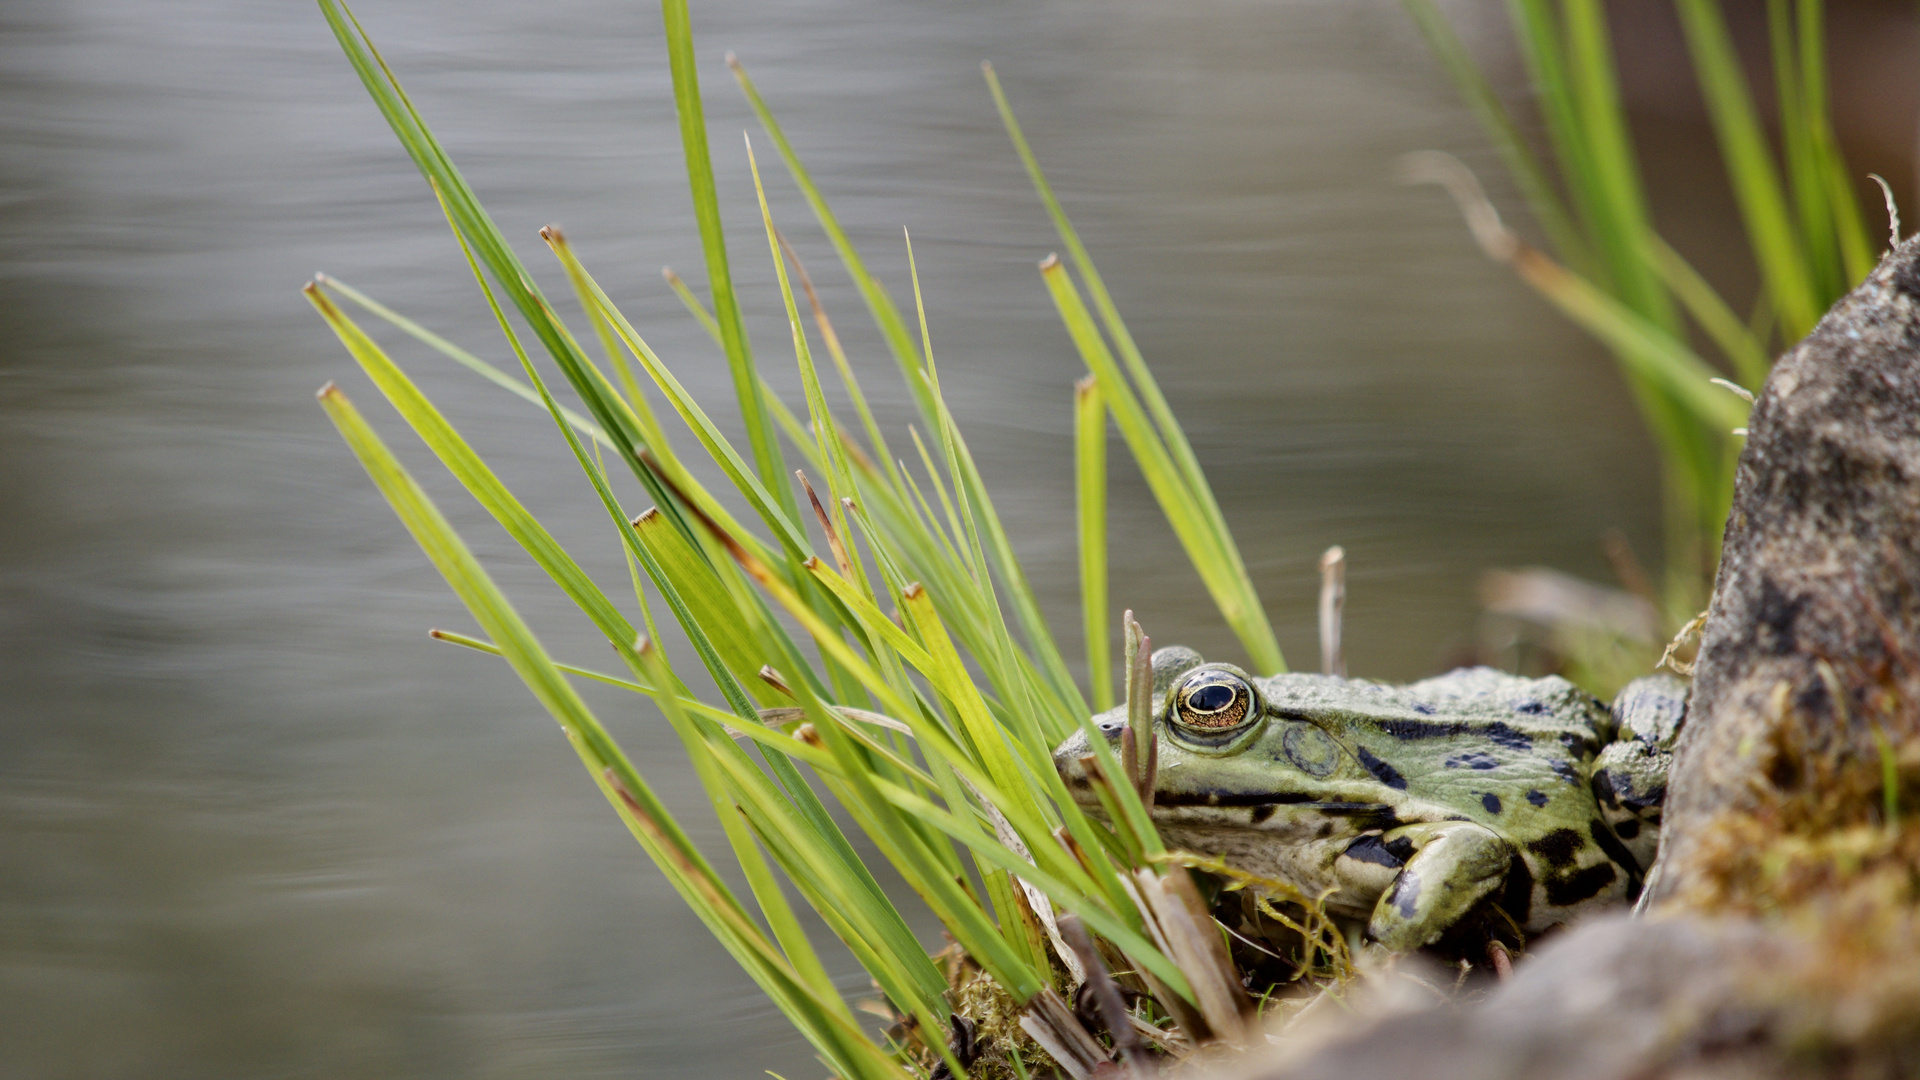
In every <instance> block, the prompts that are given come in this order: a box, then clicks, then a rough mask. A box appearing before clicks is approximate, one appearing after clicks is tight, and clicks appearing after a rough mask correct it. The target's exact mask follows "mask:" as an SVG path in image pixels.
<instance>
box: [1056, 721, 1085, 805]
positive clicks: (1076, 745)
mask: <svg viewBox="0 0 1920 1080" xmlns="http://www.w3.org/2000/svg"><path fill="white" fill-rule="evenodd" d="M1092 752H1093V750H1092V748H1091V747H1089V746H1088V745H1087V733H1086V732H1084V731H1076V732H1074V733H1073V734H1072V735H1069V736H1067V741H1065V742H1063V743H1061V744H1060V745H1059V746H1057V747H1055V748H1054V751H1053V767H1054V770H1055V771H1056V772H1058V773H1059V774H1060V779H1062V780H1064V781H1066V784H1067V787H1068V788H1069V789H1071V790H1074V791H1085V790H1087V788H1088V786H1089V785H1088V783H1087V770H1086V767H1085V766H1083V765H1081V764H1080V759H1081V758H1083V757H1086V756H1087V755H1088V754H1090V753H1092Z"/></svg>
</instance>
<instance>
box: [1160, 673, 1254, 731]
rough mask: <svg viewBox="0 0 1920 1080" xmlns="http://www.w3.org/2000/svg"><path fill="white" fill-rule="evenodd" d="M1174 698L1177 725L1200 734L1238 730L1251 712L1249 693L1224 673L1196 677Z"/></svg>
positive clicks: (1244, 684)
mask: <svg viewBox="0 0 1920 1080" xmlns="http://www.w3.org/2000/svg"><path fill="white" fill-rule="evenodd" d="M1175 697H1176V700H1177V702H1178V708H1177V710H1176V716H1177V718H1178V719H1179V721H1180V723H1181V724H1183V725H1185V726H1186V727H1190V728H1194V729H1197V730H1200V731H1224V730H1226V729H1228V728H1232V727H1238V726H1239V725H1240V723H1241V722H1242V721H1244V720H1246V718H1247V714H1248V713H1249V712H1251V711H1252V708H1253V691H1252V689H1251V688H1249V687H1248V686H1247V684H1246V683H1245V682H1244V681H1242V680H1241V679H1240V678H1238V677H1237V676H1234V675H1230V674H1228V673H1226V672H1224V671H1203V672H1199V673H1197V674H1195V675H1194V676H1193V677H1192V678H1190V679H1188V680H1187V681H1186V682H1185V683H1184V684H1182V685H1181V687H1180V691H1179V693H1178V694H1177V695H1175Z"/></svg>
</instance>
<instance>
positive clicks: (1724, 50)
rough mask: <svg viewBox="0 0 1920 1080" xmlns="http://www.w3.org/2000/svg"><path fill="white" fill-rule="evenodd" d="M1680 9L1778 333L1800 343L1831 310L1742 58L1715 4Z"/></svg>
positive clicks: (1694, 1) (1685, 4) (1700, 1)
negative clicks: (1819, 288)
mask: <svg viewBox="0 0 1920 1080" xmlns="http://www.w3.org/2000/svg"><path fill="white" fill-rule="evenodd" d="M1675 6H1676V7H1677V8H1678V10H1679V13H1680V24H1681V27H1682V28H1683V29H1684V30H1685V31H1686V38H1687V46H1688V49H1689V51H1690V52H1691V54H1692V56H1693V68H1694V72H1695V74H1696V76H1697V77H1698V78H1699V80H1700V90H1701V93H1702V95H1703V96H1704V97H1705V98H1706V102H1707V111H1708V113H1709V114H1710V115H1711V116H1712V117H1713V126H1714V131H1715V133H1716V134H1717V135H1718V137H1719V139H1720V153H1721V156H1722V157H1723V158H1724V159H1725V161H1726V166H1727V176H1728V178H1729V179H1730V180H1731V181H1732V182H1733V192H1734V197H1735V199H1736V201H1737V202H1738V203H1739V205H1740V214H1741V217H1742V218H1743V219H1744V220H1745V222H1746V226H1747V237H1748V240H1749V241H1750V242H1751V244H1752V246H1753V255H1754V259H1755V261H1756V262H1758V263H1759V265H1760V275H1761V280H1763V281H1765V282H1766V284H1767V292H1768V294H1769V295H1770V296H1771V297H1772V298H1773V306H1774V312H1775V314H1776V316H1777V317H1778V318H1779V320H1780V335H1781V337H1782V338H1784V339H1785V340H1787V341H1798V340H1800V339H1801V338H1803V337H1805V336H1806V335H1807V332H1808V331H1810V330H1812V329H1813V324H1814V323H1815V322H1817V321H1819V318H1820V315H1821V313H1822V312H1823V311H1825V309H1826V305H1825V304H1823V303H1821V302H1820V300H1819V294H1818V293H1817V292H1816V290H1815V288H1814V283H1813V278H1812V276H1811V274H1810V273H1809V272H1808V263H1807V258H1806V254H1805V249H1804V247H1803V246H1802V244H1801V241H1800V238H1799V236H1798V235H1797V234H1796V230H1795V228H1794V225H1793V221H1792V218H1791V216H1790V215H1789V213H1788V211H1787V203H1786V198H1785V196H1784V195H1783V194H1782V193H1781V187H1780V177H1779V174H1778V172H1776V171H1775V168H1774V164H1773V159H1772V157H1771V155H1770V153H1769V152H1768V150H1767V140H1766V134H1765V133H1764V132H1763V131H1762V130H1761V127H1760V119H1759V116H1758V115H1757V114H1756V112H1755V110H1754V106H1753V97H1752V94H1751V93H1750V92H1749V91H1748V89H1747V78H1746V75H1745V74H1744V73H1743V72H1742V71H1741V67H1740V58H1739V54H1738V53H1737V52H1736V51H1735V49H1734V47H1733V38H1732V37H1731V35H1729V34H1728V33H1727V24H1726V20H1725V18H1724V17H1723V16H1722V15H1721V12H1720V6H1719V4H1718V2H1717V0H1675Z"/></svg>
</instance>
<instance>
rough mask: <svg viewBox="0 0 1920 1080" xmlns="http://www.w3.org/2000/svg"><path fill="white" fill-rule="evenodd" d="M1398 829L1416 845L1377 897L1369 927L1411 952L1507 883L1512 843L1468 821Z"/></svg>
mask: <svg viewBox="0 0 1920 1080" xmlns="http://www.w3.org/2000/svg"><path fill="white" fill-rule="evenodd" d="M1396 831H1397V832H1399V833H1401V834H1402V835H1404V836H1405V838H1406V839H1407V840H1408V841H1411V842H1412V843H1413V844H1414V846H1415V847H1416V848H1417V850H1416V851H1415V853H1414V855H1413V857H1412V858H1410V859H1408V860H1407V865H1406V866H1405V868H1403V869H1402V870H1401V871H1400V874H1399V876H1398V877H1396V878H1394V881H1393V884H1392V885H1391V886H1390V887H1388V889H1387V891H1386V893H1385V894H1383V895H1382V896H1381V897H1380V902H1379V904H1377V905H1376V906H1375V907H1374V909H1373V918H1372V919H1371V920H1370V921H1369V922H1368V924H1367V932H1368V933H1369V934H1370V935H1372V937H1373V939H1374V940H1375V941H1378V942H1379V943H1380V944H1382V945H1384V946H1386V947H1387V948H1388V949H1390V950H1392V951H1394V952H1410V951H1412V950H1414V949H1419V948H1424V947H1425V946H1428V945H1431V944H1433V943H1434V942H1436V941H1438V940H1440V938H1441V936H1442V935H1444V934H1445V933H1446V932H1447V931H1448V930H1449V929H1451V928H1452V927H1453V925H1454V924H1455V923H1457V922H1459V921H1460V920H1461V919H1462V918H1464V917H1465V916H1466V915H1467V913H1468V912H1470V911H1472V910H1473V908H1474V907H1475V905H1477V904H1479V903H1480V901H1482V900H1484V899H1486V898H1487V897H1488V896H1489V895H1491V894H1492V893H1494V892H1495V891H1497V890H1498V889H1499V888H1500V887H1501V885H1502V884H1504V883H1505V881H1506V879H1507V870H1508V868H1509V867H1510V866H1511V865H1512V864H1513V847H1512V846H1511V845H1509V844H1508V843H1507V842H1506V841H1505V840H1502V839H1501V838H1500V837H1499V835H1498V834H1496V833H1495V832H1494V831H1493V830H1491V829H1488V828H1487V827H1485V826H1483V825H1476V824H1474V823H1473V822H1470V821H1444V822H1436V823H1433V824H1423V825H1412V826H1408V827H1407V828H1406V829H1404V830H1396ZM1389 835H1390V836H1391V835H1392V834H1389Z"/></svg>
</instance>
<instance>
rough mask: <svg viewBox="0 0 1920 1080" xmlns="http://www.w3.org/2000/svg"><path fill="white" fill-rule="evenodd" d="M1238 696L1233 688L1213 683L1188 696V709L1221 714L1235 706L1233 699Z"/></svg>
mask: <svg viewBox="0 0 1920 1080" xmlns="http://www.w3.org/2000/svg"><path fill="white" fill-rule="evenodd" d="M1237 696H1238V695H1237V694H1236V693H1235V692H1234V689H1233V687H1231V686H1227V685H1225V684H1223V683H1213V684H1212V685H1210V686H1203V687H1201V688H1200V689H1198V690H1195V691H1194V692H1193V693H1191V694H1189V695H1187V707H1188V708H1190V709H1192V710H1194V711H1195V712H1219V711H1220V710H1221V709H1224V708H1226V707H1227V706H1229V705H1231V704H1233V699H1234V698H1235V697H1237Z"/></svg>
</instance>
